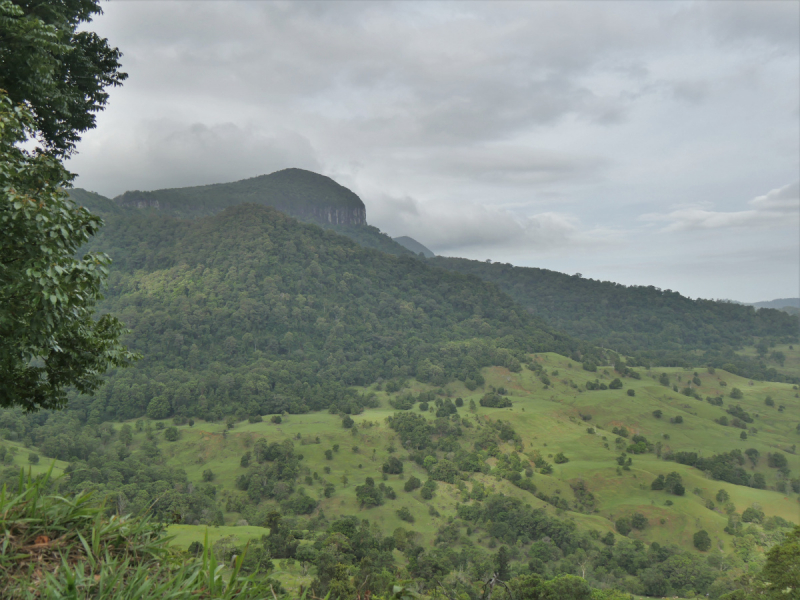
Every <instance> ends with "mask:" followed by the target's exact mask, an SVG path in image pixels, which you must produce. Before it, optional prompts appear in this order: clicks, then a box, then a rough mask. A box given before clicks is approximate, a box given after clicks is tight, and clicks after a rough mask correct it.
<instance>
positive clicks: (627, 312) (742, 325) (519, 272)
mask: <svg viewBox="0 0 800 600" xmlns="http://www.w3.org/2000/svg"><path fill="white" fill-rule="evenodd" d="M428 262H429V264H433V265H436V266H438V267H442V268H445V269H450V270H453V271H457V272H459V273H465V274H470V275H475V276H476V277H479V278H481V279H483V280H484V281H489V282H492V283H495V284H496V285H497V286H498V287H499V288H500V289H501V290H503V291H504V292H506V293H507V294H508V295H510V296H511V297H512V298H514V300H516V301H517V302H519V303H520V305H522V306H524V307H525V308H526V309H527V310H528V311H530V312H531V313H532V314H534V315H536V316H538V317H540V318H542V319H543V320H544V321H546V322H547V323H549V324H550V325H551V326H552V327H554V328H556V329H558V330H561V331H564V332H566V333H568V334H569V335H573V336H575V337H578V338H581V339H583V340H586V341H590V342H592V343H595V344H598V345H600V346H603V347H605V348H610V349H612V350H614V351H616V352H621V353H623V354H626V355H629V356H636V357H637V358H638V360H639V361H641V362H643V363H645V364H659V365H675V366H681V365H687V366H688V365H690V364H693V363H692V361H696V362H695V363H694V364H708V363H711V364H716V365H717V366H722V365H723V364H726V365H728V366H730V368H732V369H733V370H735V371H737V372H739V373H740V374H742V375H745V374H747V376H750V377H759V378H765V377H766V378H775V377H778V374H777V373H776V372H775V369H774V367H771V366H770V365H766V364H764V363H753V362H751V363H748V362H747V361H746V360H745V359H743V358H741V357H738V356H736V355H735V354H734V352H733V351H734V350H736V349H739V348H741V347H742V346H744V345H750V344H751V343H752V339H753V338H754V337H758V338H769V339H772V340H774V341H776V342H780V341H784V342H787V343H793V342H796V341H797V340H798V330H799V329H800V320H798V318H797V317H796V316H792V315H789V314H786V313H785V312H782V311H778V310H773V309H770V308H764V309H760V310H755V309H754V308H753V307H750V306H744V305H740V304H736V303H732V302H720V301H714V300H700V299H698V300H692V299H691V298H687V297H685V296H682V295H680V294H679V293H678V292H673V291H671V290H661V289H659V288H656V287H653V286H624V285H621V284H618V283H613V282H610V281H596V280H594V279H585V278H582V277H580V276H577V275H566V274H564V273H558V272H556V271H549V270H547V269H537V268H529V267H515V266H513V265H510V264H506V263H487V262H480V261H475V260H467V259H462V258H446V257H441V256H438V257H436V258H433V259H430V260H429V261H428ZM697 352H702V353H704V354H697Z"/></svg>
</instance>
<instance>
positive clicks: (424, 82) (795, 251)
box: [68, 1, 800, 302]
mask: <svg viewBox="0 0 800 600" xmlns="http://www.w3.org/2000/svg"><path fill="white" fill-rule="evenodd" d="M104 10H105V15H103V16H102V17H100V18H99V19H97V20H96V21H95V23H94V24H92V25H91V26H90V28H91V29H93V30H95V31H97V32H98V33H99V34H100V35H102V36H104V37H108V38H109V39H110V40H111V41H112V43H113V44H114V45H116V46H119V47H120V49H122V50H123V52H124V57H123V61H122V62H123V65H124V67H125V70H126V71H127V72H128V73H129V74H130V78H129V79H128V81H127V82H126V84H125V85H124V86H123V87H122V88H119V89H115V90H113V91H112V92H111V101H110V106H109V108H108V109H107V110H106V111H105V112H104V113H102V114H101V115H100V116H99V118H98V127H97V129H95V130H93V131H91V132H89V133H88V134H86V135H85V136H84V139H83V141H82V142H81V144H80V146H79V154H78V155H76V156H75V157H74V158H73V159H72V160H71V161H70V163H69V164H68V167H69V168H70V169H71V170H73V171H74V172H76V173H77V174H78V175H79V177H78V180H77V181H76V185H77V186H80V187H85V188H87V189H90V190H94V191H97V192H100V193H102V194H105V195H108V196H115V195H117V194H120V193H122V192H124V191H126V190H130V189H142V190H147V189H157V188H164V187H178V186H187V185H200V184H207V183H216V182H225V181H234V180H237V179H242V178H246V177H252V176H255V175H259V174H263V173H269V172H272V171H275V170H278V169H282V168H286V167H301V168H305V169H310V170H313V171H316V172H319V173H323V174H325V175H329V176H331V177H333V178H334V179H335V180H336V181H338V182H339V183H341V184H343V185H345V186H347V187H350V188H351V189H353V190H354V191H355V192H356V193H358V194H359V195H360V196H361V197H362V199H363V200H364V202H365V204H366V205H367V218H368V220H369V222H370V223H371V224H373V225H375V226H377V227H379V228H380V229H381V230H383V231H385V232H386V233H388V234H390V235H392V236H400V235H409V236H411V237H413V238H415V239H416V240H418V241H419V242H421V243H423V244H425V245H426V246H428V247H429V248H431V249H432V250H433V251H434V252H436V253H437V254H443V255H449V256H463V257H467V258H475V259H488V258H491V259H492V260H495V261H501V262H510V263H513V264H516V265H523V266H537V267H543V268H549V269H555V270H559V271H563V272H567V273H574V272H581V273H582V274H583V275H584V277H593V278H596V279H608V280H613V281H618V282H621V283H625V284H643V285H655V286H658V287H661V288H665V289H666V288H669V289H673V290H677V291H680V292H681V293H684V294H687V295H690V296H693V297H698V296H699V297H706V298H732V299H736V300H741V301H748V302H749V301H758V300H766V299H771V298H779V297H787V296H797V295H798V286H800V239H799V237H800V197H799V195H798V163H799V162H800V148H799V145H800V144H799V140H800V135H799V134H800V131H798V129H799V126H798V122H799V120H800V98H799V96H800V81H798V79H799V76H798V74H799V73H800V52H799V51H798V48H799V46H800V31H798V29H799V25H798V24H800V4H798V3H797V2H784V1H779V2H767V1H758V2H744V1H736V2H702V3H698V2H649V3H648V2H636V3H632V2H620V3H615V2H602V3H598V2H586V3H581V2H568V3H547V2H527V3H526V2H511V3H501V2H492V3H478V2H469V3H434V2H424V3H413V2H400V3H389V2H380V3H365V2H357V3H346V2H323V3H312V2H299V3H278V2H276V3H266V2H264V3H261V2H258V3H257V2H240V3H230V2H214V3H212V2H196V3H195V2H188V1H181V2H130V3H122V2H114V3H108V4H106V5H105V7H104Z"/></svg>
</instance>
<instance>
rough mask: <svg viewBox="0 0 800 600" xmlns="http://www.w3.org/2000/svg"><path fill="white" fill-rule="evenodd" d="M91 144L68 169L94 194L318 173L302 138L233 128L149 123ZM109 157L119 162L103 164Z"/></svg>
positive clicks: (218, 124) (311, 155)
mask: <svg viewBox="0 0 800 600" xmlns="http://www.w3.org/2000/svg"><path fill="white" fill-rule="evenodd" d="M92 142H94V143H93V144H84V145H83V146H82V149H81V150H82V151H81V154H79V155H78V156H77V157H75V158H74V159H72V160H71V161H70V164H69V165H68V167H69V168H70V169H72V170H76V171H78V172H79V173H80V177H79V179H78V181H77V182H76V185H77V186H82V185H84V183H83V182H84V181H90V182H91V185H90V187H92V189H97V190H98V191H103V192H106V190H115V191H116V193H121V192H122V191H125V190H130V189H140V190H153V189H159V188H165V187H183V186H194V185H205V184H210V183H224V182H228V181H236V180H239V179H245V178H247V177H254V176H256V175H262V174H265V173H272V172H273V171H277V170H280V169H285V168H287V167H300V168H305V169H310V170H315V171H319V170H320V164H319V161H318V160H317V158H316V154H315V151H314V148H313V147H312V146H311V143H310V142H309V141H308V140H307V139H306V138H305V137H303V136H301V135H298V134H297V133H294V132H292V131H278V132H273V133H265V132H262V131H259V130H258V129H257V128H255V127H251V128H247V127H240V126H239V125H236V124H234V123H217V124H212V125H207V124H205V123H176V122H170V121H164V120H159V121H148V122H144V123H143V124H142V126H141V127H140V128H138V129H137V130H136V131H135V132H131V134H130V135H129V137H124V136H111V137H108V138H106V139H98V138H96V137H95V138H93V139H92ZM108 154H111V155H113V156H115V157H117V158H118V160H116V161H114V162H110V161H107V160H103V157H104V156H107V155H108ZM120 158H121V160H120ZM106 193H108V192H106ZM114 195H116V194H114Z"/></svg>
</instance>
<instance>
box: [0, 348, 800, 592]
mask: <svg viewBox="0 0 800 600" xmlns="http://www.w3.org/2000/svg"><path fill="white" fill-rule="evenodd" d="M523 364H524V368H523V369H522V370H521V371H519V372H517V373H514V372H512V371H509V370H508V369H506V368H504V367H485V368H483V369H482V370H481V375H482V377H483V378H484V381H485V383H484V385H483V386H481V387H480V388H478V389H476V390H470V389H469V388H468V387H466V386H465V385H464V383H462V382H460V381H457V380H456V381H453V382H451V383H449V384H447V385H445V386H443V388H442V389H441V390H438V388H437V387H435V386H431V385H429V384H423V383H419V382H410V387H405V388H402V389H396V388H394V387H392V388H389V386H387V385H385V384H384V385H381V384H376V385H372V386H369V387H362V388H359V390H358V393H359V394H360V395H363V396H366V397H370V398H371V399H372V401H371V407H369V408H367V409H365V410H364V411H363V412H362V413H361V414H359V415H353V416H352V417H347V416H346V415H343V414H332V413H330V412H327V411H326V412H314V413H308V414H299V415H291V414H290V415H287V414H283V415H279V416H280V417H281V418H280V419H276V421H277V422H273V420H272V419H270V418H269V417H267V415H264V418H263V420H261V419H250V420H249V421H248V420H245V421H236V420H233V421H228V422H227V423H215V422H208V421H203V420H200V419H196V420H194V421H190V422H186V421H185V420H181V419H176V420H174V422H171V421H169V420H132V421H129V422H127V423H124V422H123V423H113V424H112V423H106V424H103V425H101V426H99V427H98V426H93V425H91V424H89V425H82V424H81V423H80V421H79V420H77V419H76V418H75V417H77V416H78V415H79V414H80V413H79V412H77V411H75V410H70V411H69V412H67V413H62V414H58V413H56V414H53V413H45V414H41V415H24V414H23V413H22V412H21V411H13V412H12V411H9V412H7V413H5V415H4V417H3V420H2V424H1V425H0V428H2V429H3V433H4V435H5V437H13V438H18V439H25V440H26V444H29V445H30V446H32V447H34V448H37V449H38V450H39V451H40V452H41V453H42V455H43V456H45V457H53V458H61V459H64V458H66V457H68V456H69V455H73V458H72V459H69V460H70V465H69V466H68V467H67V469H66V472H67V473H68V474H69V478H68V479H66V480H63V481H62V483H61V484H60V485H61V488H60V489H61V492H62V493H65V494H68V493H74V492H75V491H76V490H85V489H97V490H103V491H107V492H112V493H113V494H114V497H115V498H116V500H115V502H118V503H120V505H121V506H123V510H125V511H130V512H134V513H135V512H137V511H138V510H141V509H142V508H144V507H147V506H150V507H151V508H152V511H153V512H154V515H155V516H156V518H158V519H164V520H170V521H172V522H174V521H175V519H178V520H179V521H180V524H178V525H176V526H173V527H171V528H170V531H171V533H173V534H176V535H177V536H178V538H177V541H178V542H179V543H180V544H181V546H182V548H184V549H185V548H187V547H188V546H189V545H190V544H191V543H192V542H200V543H202V542H203V539H204V536H205V527H203V526H202V524H209V525H215V524H216V525H219V526H220V527H219V528H216V527H214V528H212V529H211V530H210V531H209V533H210V535H211V541H212V542H214V543H215V545H214V549H215V551H217V552H219V553H220V554H221V555H222V556H223V557H224V556H230V555H231V554H236V553H237V552H238V551H237V547H238V548H239V549H241V548H242V547H243V546H244V544H245V543H246V542H248V541H250V542H251V550H258V549H259V548H261V547H262V546H263V547H264V548H265V549H266V550H267V551H268V552H269V553H270V555H271V556H272V561H270V562H269V565H267V566H265V567H264V569H265V572H269V573H270V574H271V575H272V576H273V577H277V578H278V579H280V580H281V581H282V582H283V584H284V586H286V587H287V588H288V589H290V590H292V589H294V590H297V588H298V586H301V585H304V586H312V587H315V586H316V587H315V589H316V591H317V592H319V593H318V594H317V595H321V594H322V595H324V592H326V591H327V589H329V588H328V586H329V585H332V583H331V579H334V578H331V579H326V577H327V575H326V573H328V571H327V570H326V569H328V568H329V567H328V566H327V565H328V563H327V562H326V561H323V560H319V557H320V556H324V551H325V549H326V548H328V544H330V543H331V537H330V536H331V535H332V533H335V532H338V533H339V534H343V535H346V537H347V538H348V539H350V540H352V544H353V546H352V549H351V550H348V549H347V547H344V548H341V549H340V552H341V554H340V555H339V559H340V560H341V559H344V560H347V561H348V564H352V565H353V567H352V568H353V569H355V571H356V572H357V573H360V575H355V576H354V577H353V579H358V578H359V577H360V579H359V581H362V580H364V578H365V577H369V578H371V579H370V580H371V581H372V582H373V583H372V584H371V585H372V586H373V587H372V589H373V590H374V591H376V592H378V591H380V588H379V586H380V585H384V584H382V583H380V582H381V581H383V580H382V579H381V578H380V577H379V576H378V573H379V572H380V569H382V568H386V569H389V570H390V571H392V572H394V570H395V569H399V570H400V571H399V572H401V573H403V574H404V575H403V577H405V578H408V579H411V580H414V581H417V582H419V584H420V585H421V586H422V588H423V589H428V590H432V588H434V587H436V584H435V581H434V579H433V578H432V576H431V571H430V570H431V569H434V571H433V573H437V574H438V575H436V577H441V578H445V577H448V580H449V581H452V583H453V585H457V586H464V585H465V583H464V582H465V581H473V582H479V581H480V580H481V577H482V574H483V573H484V572H485V570H486V569H489V568H491V565H492V564H493V560H494V558H493V557H494V556H495V555H496V553H497V551H498V549H499V548H500V547H501V546H505V547H506V549H507V551H508V553H509V559H510V561H511V566H510V569H511V573H512V575H524V574H529V573H536V574H539V575H541V576H543V577H545V578H548V579H549V578H552V577H555V576H557V575H560V574H577V575H579V576H581V577H583V578H585V580H586V581H587V582H588V583H589V584H591V585H592V586H593V587H598V588H609V587H617V588H620V589H623V590H626V591H627V592H629V593H634V594H647V595H651V596H657V597H663V596H666V595H668V596H670V597H672V596H680V597H695V594H700V595H703V596H705V594H706V593H709V594H710V597H712V598H717V597H719V595H720V594H721V593H724V592H726V591H729V590H731V589H735V587H736V583H735V581H736V580H737V578H738V577H739V576H740V575H741V574H742V573H744V572H746V571H748V570H753V569H757V568H759V566H760V565H761V564H762V562H763V554H762V553H761V552H760V551H757V550H756V548H757V547H760V548H768V547H770V546H772V545H773V544H775V543H777V542H779V541H780V540H781V539H783V535H784V534H785V532H787V531H788V527H789V526H790V522H795V523H797V522H798V521H800V514H799V513H798V503H797V500H798V493H800V477H798V474H799V473H800V458H798V455H797V454H796V445H797V441H798V439H800V438H799V437H798V433H797V431H798V430H797V427H798V425H800V404H798V400H797V394H798V392H797V390H796V386H795V389H793V387H792V386H791V385H788V384H780V383H756V384H753V385H750V382H748V381H747V380H745V379H742V378H740V377H737V376H735V375H732V374H730V373H726V372H723V371H715V372H709V371H702V372H697V373H694V372H692V371H686V370H684V369H679V368H666V369H658V370H653V371H648V370H646V369H634V370H630V369H624V368H621V371H620V372H615V371H614V369H613V368H612V367H610V366H607V367H603V366H600V367H599V368H598V370H597V371H596V372H590V371H586V370H585V369H583V368H581V366H580V365H579V364H576V363H574V362H572V361H570V359H569V358H568V357H565V356H561V355H557V354H552V353H542V354H534V355H527V356H526V357H525V362H524V363H523ZM617 379H618V380H619V381H620V382H621V387H618V388H617V385H616V384H614V381H615V380H617ZM595 382H597V383H598V384H602V386H600V387H605V388H606V389H594V388H595V387H596V386H595ZM665 383H666V385H665ZM673 386H676V387H678V390H679V391H675V389H674V388H673ZM615 388H616V389H615ZM736 390H739V391H740V392H741V397H738V396H739V393H737V392H736ZM731 396H737V398H731ZM767 398H770V402H769V403H768V402H766V399H767ZM492 404H495V405H496V406H492ZM502 404H507V405H508V406H502ZM734 415H739V416H740V417H742V418H746V419H750V422H749V423H744V424H743V425H735V424H734V419H736V418H738V417H734ZM744 415H747V416H746V417H745V416H744ZM678 417H680V420H679V419H678ZM348 418H351V419H352V421H351V422H348ZM678 421H680V422H678ZM692 453H696V454H692ZM699 457H702V459H701V458H699ZM43 460H44V459H43ZM700 460H703V461H705V462H703V463H702V464H701V463H700V462H698V461H700ZM12 471H14V470H13V469H11V470H10V471H9V472H8V473H7V475H6V477H8V478H9V479H10V478H12V477H14V474H13V472H12ZM659 476H663V477H664V478H665V479H666V480H668V481H673V482H678V483H680V488H678V487H674V488H670V489H672V491H669V490H668V489H654V488H658V486H654V485H653V484H654V482H657V481H658V480H659ZM415 479H416V480H418V482H417V483H414V481H415ZM370 481H372V484H370ZM426 482H427V483H426ZM165 490H168V491H167V492H166V493H165ZM390 490H391V491H390ZM426 490H427V491H426ZM404 509H405V510H404ZM276 510H277V511H279V514H280V515H281V517H280V521H279V522H278V524H277V525H276V522H275V517H274V514H275V513H273V511H276ZM353 519H355V520H353ZM364 519H366V520H367V522H368V525H366V526H364V529H363V530H361V529H359V527H360V525H359V524H363V520H364ZM192 523H195V524H196V525H192ZM197 524H200V526H198V525H197ZM353 527H356V529H353ZM357 531H361V533H359V534H358V535H356V532H357ZM700 531H705V532H706V533H707V534H708V538H709V542H710V544H711V546H710V547H709V548H707V549H705V550H702V551H701V550H698V549H697V548H695V542H694V540H695V534H697V533H698V532H700ZM367 532H369V536H368V537H364V536H366V534H367ZM266 534H269V535H268V537H266V538H264V537H261V536H263V535H266ZM376 538H377V539H378V541H379V542H380V543H379V544H378V547H384V548H385V547H387V546H386V545H385V544H389V542H388V540H391V545H390V547H393V548H397V551H395V552H394V553H393V554H394V555H393V556H390V555H387V556H382V557H380V561H379V564H380V565H382V566H380V567H379V568H378V569H377V571H376V570H375V566H374V563H373V562H371V561H367V562H361V559H360V558H359V557H358V556H357V557H355V560H353V559H352V558H351V557H350V556H349V553H350V552H359V551H357V550H356V548H362V547H363V550H364V551H366V548H369V547H372V544H373V542H374V540H375V539H376ZM334 539H335V538H334ZM370 540H373V541H370ZM381 540H383V541H381ZM301 549H302V550H301ZM309 549H315V550H316V552H319V553H320V554H314V553H311V554H307V553H306V551H307V550H309ZM312 555H314V556H315V557H316V558H315V559H314V560H312V561H311V563H312V564H311V566H310V567H309V565H308V564H306V565H304V564H303V563H304V561H308V560H309V558H308V557H309V556H312ZM359 556H361V557H363V555H359ZM288 557H295V558H297V559H298V562H296V563H289V562H288V561H284V560H278V559H284V558H288ZM303 557H306V558H303ZM377 559H378V556H377V555H375V556H373V560H377ZM350 561H352V562H350ZM720 561H722V562H720ZM690 565H691V566H690ZM721 565H724V568H720V566H721ZM450 571H454V572H456V571H460V572H462V575H461V578H460V579H459V578H458V577H455V578H453V577H451V576H450V575H448V573H449V572H450ZM460 589H461V590H462V591H464V590H465V589H466V588H465V587H460ZM320 593H321V594H320ZM559 597H569V596H559ZM621 597H627V596H621ZM587 598H588V596H587Z"/></svg>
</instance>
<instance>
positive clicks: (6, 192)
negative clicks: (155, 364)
mask: <svg viewBox="0 0 800 600" xmlns="http://www.w3.org/2000/svg"><path fill="white" fill-rule="evenodd" d="M34 127H35V126H34V124H33V117H32V115H31V114H30V112H29V111H28V110H27V109H24V108H21V107H17V106H14V105H13V104H12V103H11V101H10V100H9V99H8V97H6V96H5V95H4V94H3V93H2V92H0V231H2V235H0V406H12V405H20V406H23V407H24V408H25V409H27V410H38V409H40V408H59V407H61V406H63V405H64V404H65V403H66V398H67V394H66V390H67V388H69V387H70V386H72V387H74V388H75V389H77V390H78V391H80V392H83V393H91V392H93V391H94V390H95V389H96V388H97V387H98V386H99V385H100V383H101V382H102V379H101V375H102V374H103V373H104V372H105V371H106V370H107V369H108V368H109V367H112V366H121V365H124V364H126V362H127V361H128V360H129V359H131V358H133V355H132V354H131V353H129V352H127V350H126V349H125V348H124V347H123V346H122V345H121V343H120V341H119V338H120V335H121V334H122V332H123V328H122V324H121V323H120V322H119V321H118V320H117V319H115V318H113V317H111V316H110V315H105V316H103V317H101V318H100V319H99V320H95V319H94V317H93V313H94V311H95V308H96V305H97V302H98V301H99V300H100V298H101V294H100V288H101V285H102V284H103V282H104V280H105V278H106V276H107V274H108V270H107V267H108V263H109V259H108V257H107V256H106V255H104V254H102V253H90V254H86V255H84V256H83V258H81V259H76V258H75V253H76V252H77V250H78V248H80V247H81V246H82V245H83V244H85V243H86V242H87V241H88V240H89V238H90V237H91V236H92V235H94V233H95V232H96V231H97V229H98V228H99V227H100V225H101V224H102V222H101V221H100V220H99V219H98V218H97V217H95V216H94V215H92V214H91V213H89V212H88V211H86V210H85V209H83V208H80V207H78V206H75V205H74V204H73V203H72V202H71V201H70V200H69V199H68V197H67V195H66V193H65V192H64V191H63V190H62V189H61V186H63V185H66V184H68V182H69V180H70V178H71V176H70V175H69V173H67V171H66V170H65V169H64V167H63V166H62V165H61V163H60V162H59V161H58V160H57V159H55V158H53V157H51V156H49V155H47V154H43V153H38V152H27V151H25V150H22V149H20V148H19V147H17V144H19V143H21V142H22V141H24V140H25V138H26V132H29V131H31V130H32V129H33V128H34Z"/></svg>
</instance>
